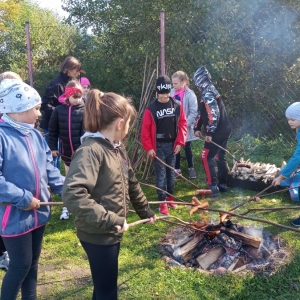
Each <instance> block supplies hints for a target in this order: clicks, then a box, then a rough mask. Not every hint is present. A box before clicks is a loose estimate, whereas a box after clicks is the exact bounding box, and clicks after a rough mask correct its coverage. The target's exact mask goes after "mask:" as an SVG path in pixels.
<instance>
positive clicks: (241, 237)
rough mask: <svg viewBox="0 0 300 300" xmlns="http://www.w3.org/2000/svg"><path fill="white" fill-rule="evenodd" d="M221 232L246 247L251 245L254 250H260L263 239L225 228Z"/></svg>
mask: <svg viewBox="0 0 300 300" xmlns="http://www.w3.org/2000/svg"><path fill="white" fill-rule="evenodd" d="M220 231H221V232H222V233H226V234H227V235H228V236H230V237H233V238H234V239H236V240H238V241H241V242H242V243H243V244H244V245H250V246H252V247H254V248H259V246H260V243H261V239H260V238H258V237H256V236H252V235H249V234H246V233H242V232H238V231H235V230H231V229H229V228H226V227H223V226H222V227H221V228H220Z"/></svg>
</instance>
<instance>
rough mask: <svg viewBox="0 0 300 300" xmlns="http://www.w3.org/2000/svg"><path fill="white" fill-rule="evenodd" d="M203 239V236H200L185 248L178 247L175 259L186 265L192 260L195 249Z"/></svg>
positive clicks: (174, 254)
mask: <svg viewBox="0 0 300 300" xmlns="http://www.w3.org/2000/svg"><path fill="white" fill-rule="evenodd" d="M202 238H203V235H202V234H200V235H198V236H197V237H195V238H193V239H192V240H191V241H189V242H188V243H186V244H185V245H184V246H183V247H176V249H175V251H174V253H173V256H174V258H175V259H176V260H179V261H183V262H185V263H186V262H188V261H189V260H190V259H191V258H192V255H193V251H194V249H195V247H196V246H197V245H198V243H199V242H200V241H201V239H202Z"/></svg>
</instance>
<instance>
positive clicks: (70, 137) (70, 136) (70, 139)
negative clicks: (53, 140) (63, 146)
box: [68, 105, 74, 154]
mask: <svg viewBox="0 0 300 300" xmlns="http://www.w3.org/2000/svg"><path fill="white" fill-rule="evenodd" d="M71 114H72V105H70V106H69V120H68V123H69V126H68V127H69V128H68V131H69V142H70V146H71V151H72V154H73V153H74V148H73V143H72V135H71V125H72V123H71Z"/></svg>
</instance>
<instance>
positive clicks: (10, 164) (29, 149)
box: [0, 120, 64, 237]
mask: <svg viewBox="0 0 300 300" xmlns="http://www.w3.org/2000/svg"><path fill="white" fill-rule="evenodd" d="M63 182H64V177H63V176H61V175H60V172H59V170H58V169H57V168H55V167H54V166H53V165H52V155H51V151H50V149H49V147H48V145H47V143H46V141H45V139H44V138H43V137H42V135H41V134H40V133H39V132H38V131H37V130H35V129H33V128H32V130H30V133H29V134H27V135H25V134H22V133H21V132H20V131H18V130H16V129H15V128H13V127H12V126H11V125H10V124H8V123H6V122H3V121H2V120H1V122H0V203H9V204H10V205H7V206H0V220H1V226H0V235H1V236H3V237H12V236H18V235H22V234H25V233H27V232H29V231H31V230H34V229H36V228H38V227H40V226H42V225H44V224H46V222H48V221H49V220H50V217H51V214H50V207H49V206H41V207H40V208H38V209H34V210H28V211H27V210H24V209H25V208H27V207H28V206H29V204H30V203H31V200H32V197H35V198H37V199H39V200H40V201H41V202H49V201H51V194H50V192H49V191H48V188H47V187H48V185H49V186H50V188H51V190H52V191H53V192H54V193H57V194H61V192H62V186H63Z"/></svg>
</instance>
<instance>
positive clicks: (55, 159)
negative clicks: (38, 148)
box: [44, 129, 61, 170]
mask: <svg viewBox="0 0 300 300" xmlns="http://www.w3.org/2000/svg"><path fill="white" fill-rule="evenodd" d="M44 134H45V136H44V137H45V140H46V142H47V144H48V140H49V131H48V130H47V129H44ZM57 143H58V144H57V150H58V152H59V153H61V143H60V141H59V140H58V141H57ZM52 157H53V165H54V167H56V168H57V169H58V170H60V162H61V158H60V156H52Z"/></svg>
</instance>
